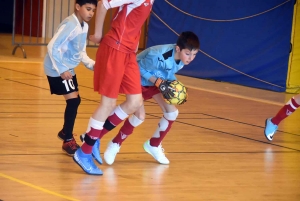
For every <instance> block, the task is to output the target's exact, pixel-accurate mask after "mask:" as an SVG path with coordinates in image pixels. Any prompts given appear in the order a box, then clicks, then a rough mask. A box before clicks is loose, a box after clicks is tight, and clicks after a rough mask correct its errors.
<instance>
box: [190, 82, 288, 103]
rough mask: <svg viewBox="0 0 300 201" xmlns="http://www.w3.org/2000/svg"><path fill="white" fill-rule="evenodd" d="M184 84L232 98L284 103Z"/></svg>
mask: <svg viewBox="0 0 300 201" xmlns="http://www.w3.org/2000/svg"><path fill="white" fill-rule="evenodd" d="M186 86H187V87H188V88H191V89H196V90H200V91H205V92H210V93H215V94H220V95H226V96H231V97H234V98H241V99H246V100H252V101H256V102H261V103H268V104H271V105H277V106H282V105H283V104H284V103H279V102H275V101H269V100H264V99H260V98H251V97H248V96H242V95H237V94H233V93H228V92H221V91H216V90H212V89H204V88H201V87H194V86H191V85H186Z"/></svg>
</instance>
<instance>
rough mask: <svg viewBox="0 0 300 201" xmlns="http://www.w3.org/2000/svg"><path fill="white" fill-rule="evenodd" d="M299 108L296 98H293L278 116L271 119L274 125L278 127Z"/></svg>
mask: <svg viewBox="0 0 300 201" xmlns="http://www.w3.org/2000/svg"><path fill="white" fill-rule="evenodd" d="M298 107H299V105H298V104H297V103H296V101H295V99H294V97H293V98H291V99H290V100H289V101H288V102H287V103H286V105H284V106H283V107H282V108H281V109H280V110H279V112H278V113H277V114H276V116H275V117H273V118H272V119H271V121H272V123H273V124H276V125H278V124H279V123H280V122H281V121H282V120H283V119H285V118H286V117H288V116H290V115H291V114H292V113H293V112H294V111H295V110H296V109H297V108H298Z"/></svg>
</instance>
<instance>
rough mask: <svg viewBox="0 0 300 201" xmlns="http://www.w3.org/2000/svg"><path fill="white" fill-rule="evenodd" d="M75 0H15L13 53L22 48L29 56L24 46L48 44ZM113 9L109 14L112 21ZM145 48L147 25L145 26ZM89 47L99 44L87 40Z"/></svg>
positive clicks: (24, 53) (71, 11)
mask: <svg viewBox="0 0 300 201" xmlns="http://www.w3.org/2000/svg"><path fill="white" fill-rule="evenodd" d="M74 6H75V0H14V11H13V12H14V13H13V33H12V45H14V46H15V47H14V48H13V51H12V55H15V53H16V50H17V49H21V51H22V54H23V57H24V58H27V55H26V50H25V48H24V46H46V45H47V44H48V42H49V41H50V40H51V38H52V37H53V35H54V33H55V31H56V28H57V27H58V25H59V24H60V23H61V21H62V20H63V19H65V18H66V17H68V16H69V15H71V14H72V13H73V12H74ZM112 12H113V10H110V11H109V13H108V14H107V15H108V16H109V17H108V18H109V19H107V22H105V23H109V21H111V19H112V17H113V14H112ZM144 33H145V35H144V36H142V37H143V39H142V40H143V44H142V45H143V46H144V47H143V48H139V49H144V48H145V40H146V33H147V26H146V25H145V26H144ZM87 46H88V47H98V45H96V44H94V43H92V42H90V41H88V40H87Z"/></svg>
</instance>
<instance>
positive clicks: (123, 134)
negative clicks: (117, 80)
mask: <svg viewBox="0 0 300 201" xmlns="http://www.w3.org/2000/svg"><path fill="white" fill-rule="evenodd" d="M132 96H136V95H128V96H127V100H130V99H135V98H134V97H132ZM125 104H126V102H125V103H124V105H123V104H121V106H123V107H124V108H126V107H125V106H126V105H125ZM125 110H126V109H125ZM144 119H145V109H144V105H142V106H141V107H140V108H139V109H138V110H137V111H136V112H135V113H134V114H132V115H131V116H130V117H129V118H127V119H126V120H125V122H124V124H123V126H122V127H121V129H120V130H119V132H118V134H117V135H116V136H115V138H114V139H112V141H110V142H109V144H108V146H107V149H106V150H105V152H104V159H105V162H106V163H107V164H109V165H111V164H113V163H114V161H115V158H116V155H117V153H118V152H119V151H120V148H121V145H122V143H123V141H124V140H125V139H126V138H127V137H128V136H129V135H130V134H132V133H133V130H134V128H135V127H137V126H139V125H140V124H142V123H143V121H144Z"/></svg>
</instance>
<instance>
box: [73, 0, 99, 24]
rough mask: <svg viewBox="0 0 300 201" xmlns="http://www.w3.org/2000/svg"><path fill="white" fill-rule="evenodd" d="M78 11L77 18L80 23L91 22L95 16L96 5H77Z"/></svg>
mask: <svg viewBox="0 0 300 201" xmlns="http://www.w3.org/2000/svg"><path fill="white" fill-rule="evenodd" d="M75 7H76V11H77V13H78V14H77V17H78V18H79V21H86V22H88V21H90V20H91V19H92V17H93V16H94V14H95V10H96V6H95V5H94V4H90V3H87V4H84V5H82V6H80V5H79V4H76V6H75Z"/></svg>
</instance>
